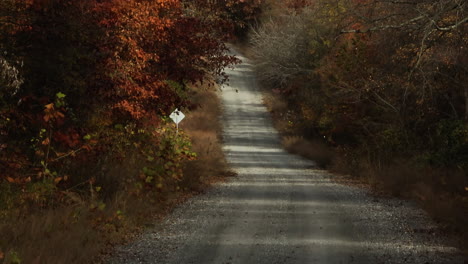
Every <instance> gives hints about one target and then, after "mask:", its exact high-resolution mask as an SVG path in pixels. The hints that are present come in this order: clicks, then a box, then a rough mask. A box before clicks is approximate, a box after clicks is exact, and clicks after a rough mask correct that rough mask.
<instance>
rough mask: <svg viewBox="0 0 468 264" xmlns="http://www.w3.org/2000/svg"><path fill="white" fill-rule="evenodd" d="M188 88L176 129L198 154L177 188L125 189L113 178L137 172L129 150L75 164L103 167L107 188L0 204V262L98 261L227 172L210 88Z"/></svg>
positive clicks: (217, 108) (136, 162)
mask: <svg viewBox="0 0 468 264" xmlns="http://www.w3.org/2000/svg"><path fill="white" fill-rule="evenodd" d="M191 89H192V90H191V92H190V93H191V94H190V96H191V97H192V98H191V99H192V100H193V102H194V107H193V109H191V110H184V112H186V118H185V119H184V120H183V121H182V123H181V129H183V130H184V132H185V133H187V134H189V135H190V137H191V140H192V146H193V151H195V152H196V153H197V155H198V158H197V159H196V160H193V161H188V162H186V163H185V164H184V180H183V182H182V183H181V184H180V186H182V187H183V188H181V190H180V191H179V192H164V196H159V198H157V199H154V197H153V198H151V199H144V198H143V197H141V196H140V197H139V196H134V195H132V194H130V193H128V192H127V190H126V183H125V182H119V181H124V179H128V178H131V177H128V175H129V174H132V175H134V174H138V173H139V172H140V170H141V166H142V163H141V162H139V159H142V158H143V157H140V156H139V155H138V153H137V152H135V153H133V152H131V153H132V154H131V153H130V151H131V150H129V153H128V158H127V159H124V160H120V161H117V160H106V159H103V160H106V162H105V164H95V165H92V164H90V166H89V168H84V167H83V168H78V169H81V170H82V171H83V173H85V172H86V170H87V169H93V170H94V169H96V168H97V166H98V167H99V166H101V167H102V166H104V167H106V168H107V171H108V174H106V175H107V176H103V177H104V178H103V179H98V180H99V181H101V182H105V183H106V184H105V186H111V187H109V188H108V189H106V190H104V188H103V190H101V191H100V193H98V192H96V191H94V192H96V193H95V195H92V197H89V196H86V195H83V196H80V194H79V193H74V192H64V193H63V196H64V198H63V200H64V202H63V204H62V205H61V206H59V207H55V208H49V209H41V208H35V209H34V208H32V209H31V210H28V211H24V210H19V209H18V210H17V209H15V208H9V209H8V210H5V209H2V208H1V207H0V263H1V264H12V263H15V264H16V263H28V264H29V263H33V264H35V263H38V264H39V263H45V264H55V263H57V264H59V263H60V264H63V263H67V264H68V263H93V262H95V263H100V262H101V261H102V260H103V259H105V256H106V255H107V254H109V253H111V252H112V248H113V246H114V245H116V244H120V243H123V242H125V241H127V240H130V239H132V238H133V237H134V234H137V233H139V232H142V230H144V227H145V226H148V225H150V226H151V225H153V223H154V221H157V219H158V218H162V217H164V215H166V214H167V213H168V212H170V210H171V209H172V208H173V207H174V206H175V205H177V204H178V203H180V202H182V201H184V200H185V199H187V198H188V197H190V196H191V195H194V194H196V193H199V192H201V191H203V190H204V189H206V188H208V187H209V186H210V184H211V183H213V182H215V181H218V180H220V179H222V176H223V175H227V170H228V169H227V168H228V167H227V164H226V161H225V159H224V154H223V152H222V147H221V140H220V135H221V134H220V132H221V129H222V128H221V123H220V119H219V115H220V114H221V108H220V103H219V98H218V96H217V95H216V88H215V87H214V86H210V85H208V83H205V85H200V86H198V87H192V88H191ZM101 169H102V168H101ZM90 187H92V186H90ZM0 191H1V188H0Z"/></svg>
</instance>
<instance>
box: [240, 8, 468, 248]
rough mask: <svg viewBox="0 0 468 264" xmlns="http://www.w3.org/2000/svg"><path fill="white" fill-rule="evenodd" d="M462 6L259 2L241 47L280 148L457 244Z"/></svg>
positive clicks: (466, 166)
mask: <svg viewBox="0 0 468 264" xmlns="http://www.w3.org/2000/svg"><path fill="white" fill-rule="evenodd" d="M467 22H468V3H467V2H466V1H461V0H446V1H445V0H444V1H442V0H429V1H386V0H381V1H341V0H336V1H334V0H333V1H331V0H330V1H315V0H289V1H266V3H265V6H264V13H263V14H262V17H261V19H259V21H258V23H257V25H256V26H254V27H253V29H252V32H251V33H250V38H249V41H250V49H249V53H250V54H249V55H250V56H251V57H252V58H253V59H254V60H255V61H256V64H255V65H256V66H257V69H256V70H257V75H258V79H259V81H260V82H261V84H262V85H263V86H264V87H265V88H266V90H267V93H266V96H265V101H266V103H267V105H268V107H269V109H270V111H271V113H272V115H273V117H274V119H275V124H276V126H277V128H278V129H279V130H280V132H281V133H282V134H283V142H284V144H285V147H286V148H287V149H289V150H290V151H291V152H294V153H298V154H300V155H303V156H306V157H309V158H311V159H313V160H316V161H317V163H318V165H319V166H321V167H323V168H328V169H330V170H332V171H335V172H339V173H342V174H347V175H351V176H352V177H354V178H359V179H361V180H364V181H366V182H368V183H370V184H371V186H373V187H374V190H377V191H380V192H383V193H386V194H391V195H395V196H402V197H411V198H414V199H417V200H419V201H420V202H421V204H422V206H423V207H424V208H426V209H427V210H428V212H430V213H431V214H432V215H433V216H434V217H435V219H437V220H439V221H441V223H443V224H444V225H445V226H446V227H447V229H448V230H451V231H454V232H455V233H457V234H459V235H460V234H461V236H462V243H465V244H464V247H465V248H466V242H467V241H468V229H467V228H468V226H467V225H466V221H467V219H468V86H467V85H466V84H467V81H468V79H467V77H468V68H467V65H468V51H467V48H466V47H467V46H468V45H467V44H468V37H467V36H468V23H467Z"/></svg>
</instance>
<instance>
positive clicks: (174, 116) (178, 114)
mask: <svg viewBox="0 0 468 264" xmlns="http://www.w3.org/2000/svg"><path fill="white" fill-rule="evenodd" d="M169 117H170V118H171V119H172V121H174V123H175V124H176V128H177V130H176V135H177V134H179V123H180V121H182V119H184V118H185V115H184V113H182V112H181V111H179V109H178V108H176V109H175V110H174V112H172V113H171V114H170V115H169Z"/></svg>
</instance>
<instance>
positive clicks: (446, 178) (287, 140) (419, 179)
mask: <svg viewBox="0 0 468 264" xmlns="http://www.w3.org/2000/svg"><path fill="white" fill-rule="evenodd" d="M264 103H265V105H266V106H267V108H268V110H269V111H270V113H271V116H272V118H273V123H274V125H275V127H276V129H277V130H278V131H279V132H280V134H281V135H282V138H283V145H284V147H285V149H286V150H288V151H289V152H292V153H295V154H299V155H301V156H303V157H305V158H308V159H310V160H313V161H315V162H317V165H319V166H320V167H322V168H327V169H329V170H330V171H331V172H334V173H337V174H339V175H337V176H336V180H337V181H338V182H342V183H344V184H351V185H357V186H360V187H363V188H367V189H369V190H371V191H372V192H373V193H375V194H376V195H384V196H389V195H390V196H397V197H403V198H407V199H413V200H416V201H418V202H419V203H420V204H421V207H423V208H424V209H425V210H426V211H427V212H428V213H429V214H430V215H431V216H432V217H433V218H434V219H435V220H437V221H438V222H439V223H440V224H441V225H443V226H445V230H447V232H449V233H453V234H454V235H456V236H457V237H459V238H460V247H461V248H462V249H463V250H465V251H466V252H468V225H466V219H468V195H467V194H468V192H467V191H465V190H464V188H465V186H468V183H467V182H466V179H467V178H466V175H463V173H462V172H460V171H447V170H444V169H440V170H435V169H430V168H421V167H418V166H416V165H414V164H408V162H407V160H394V161H393V162H392V163H387V164H375V163H371V162H369V159H368V157H365V156H362V155H354V153H356V152H357V151H356V150H350V149H340V148H335V149H332V148H330V147H328V146H327V145H326V144H324V143H323V142H321V141H310V140H306V139H304V136H307V135H303V133H304V131H301V130H300V129H298V128H297V127H295V126H294V125H291V123H290V122H288V121H289V120H292V121H294V120H293V119H292V118H291V117H290V116H287V115H285V114H284V113H288V110H289V106H288V103H287V102H286V99H285V98H284V97H282V96H280V95H278V94H276V93H274V92H271V91H264ZM293 123H294V122H293ZM408 160H411V159H408ZM454 190H458V191H454Z"/></svg>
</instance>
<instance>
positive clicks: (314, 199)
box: [109, 58, 463, 264]
mask: <svg viewBox="0 0 468 264" xmlns="http://www.w3.org/2000/svg"><path fill="white" fill-rule="evenodd" d="M241 59H242V60H243V61H244V63H242V64H241V65H239V66H238V67H236V68H235V69H234V70H231V71H228V74H229V75H230V79H231V80H230V86H229V87H224V88H223V90H222V93H221V96H222V101H223V104H224V109H225V114H224V117H223V118H224V126H225V131H224V140H225V146H224V148H225V152H226V155H227V158H228V161H229V162H230V164H231V166H232V168H233V169H234V170H235V171H236V172H237V173H238V174H239V175H238V176H237V177H233V178H232V179H229V180H228V181H227V182H226V183H221V184H218V185H216V186H215V187H214V188H213V189H212V190H211V191H209V192H208V193H207V194H205V195H201V196H199V197H196V198H194V199H192V200H190V201H189V202H187V203H186V204H183V205H181V206H180V207H179V208H177V209H176V210H175V212H174V213H173V214H171V216H169V218H168V219H167V220H166V221H165V222H164V223H163V224H161V225H158V226H157V227H156V228H154V229H153V230H149V231H148V232H147V233H146V234H143V235H142V236H141V237H140V238H139V239H138V240H137V241H135V242H134V243H131V244H129V245H126V246H124V247H121V248H120V249H118V251H117V252H116V254H115V256H114V257H113V259H111V260H110V261H109V263H174V264H175V263H217V264H222V263H225V264H228V263H230V264H234V263H254V264H261V263H265V264H266V263H268V264H272V263H321V264H329V263H372V264H375V263H447V264H448V263H463V257H461V256H457V250H456V249H455V248H454V247H451V246H450V242H449V240H448V239H447V238H444V237H443V236H441V235H439V234H438V232H437V228H436V226H435V225H434V224H433V223H432V222H431V221H430V220H429V219H428V217H427V216H426V214H425V213H424V212H422V211H421V210H420V209H417V207H416V206H414V205H413V204H411V203H409V202H405V201H401V200H397V199H376V198H373V197H371V196H369V195H368V194H366V191H364V190H361V189H359V188H357V187H349V186H344V185H340V184H337V183H334V182H333V181H332V180H331V177H333V176H332V175H330V174H328V173H327V172H325V171H322V170H317V169H315V166H314V164H313V163H312V162H310V161H306V160H304V159H302V158H300V157H297V156H294V155H291V154H288V153H286V152H285V151H284V150H283V149H282V148H281V146H280V143H279V138H278V134H277V132H276V131H275V130H274V129H273V127H272V125H271V121H270V119H269V114H268V113H267V111H266V109H265V107H264V106H263V105H262V98H261V94H260V93H259V91H258V89H257V86H256V83H255V78H254V76H253V72H252V65H250V64H249V61H248V60H247V59H245V58H241Z"/></svg>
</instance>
